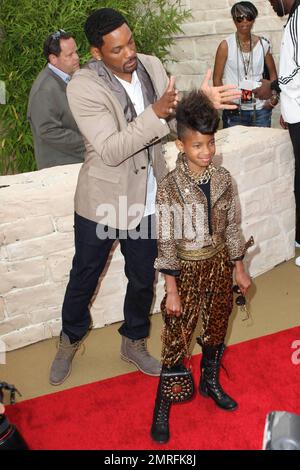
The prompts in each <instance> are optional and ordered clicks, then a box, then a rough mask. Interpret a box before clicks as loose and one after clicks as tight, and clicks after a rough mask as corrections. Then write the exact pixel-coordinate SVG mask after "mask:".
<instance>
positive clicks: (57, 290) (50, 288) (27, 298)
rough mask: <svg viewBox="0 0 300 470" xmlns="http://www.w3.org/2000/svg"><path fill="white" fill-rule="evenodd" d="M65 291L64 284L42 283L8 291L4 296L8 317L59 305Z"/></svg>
mask: <svg viewBox="0 0 300 470" xmlns="http://www.w3.org/2000/svg"><path fill="white" fill-rule="evenodd" d="M64 293H65V284H63V285H62V284H54V283H51V284H50V283H49V284H44V285H40V286H35V287H28V288H26V289H20V290H17V291H16V292H14V291H13V292H10V293H9V294H7V295H6V297H5V307H6V310H7V313H8V316H9V317H14V316H17V315H22V314H30V313H32V312H34V311H35V310H39V309H40V310H42V309H45V308H50V307H60V306H61V305H62V302H63V298H64Z"/></svg>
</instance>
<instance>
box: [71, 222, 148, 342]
mask: <svg viewBox="0 0 300 470" xmlns="http://www.w3.org/2000/svg"><path fill="white" fill-rule="evenodd" d="M154 220H155V218H154V217H151V216H149V217H146V218H144V219H143V220H142V222H145V223H146V226H147V224H148V223H149V226H148V233H149V237H148V239H142V238H141V237H140V238H137V239H132V238H130V236H128V235H130V233H131V232H130V231H129V232H127V231H122V233H121V231H119V230H116V231H115V234H114V235H113V236H112V234H111V233H110V237H109V238H106V239H100V238H99V237H98V236H97V234H96V229H97V230H98V229H99V228H100V229H101V231H102V233H103V230H102V229H103V226H101V225H98V227H97V223H96V222H92V221H90V220H88V219H85V218H84V217H81V216H79V215H78V214H75V224H74V229H75V256H74V258H73V264H72V269H71V271H70V279H69V283H68V286H67V289H66V293H65V298H64V303H63V308H62V322H63V331H64V333H66V334H67V335H68V336H69V338H70V339H71V341H72V342H73V341H77V340H78V339H81V338H82V337H83V336H84V335H85V333H86V332H87V331H88V328H89V326H90V323H91V317H90V312H89V303H90V300H91V298H92V296H93V294H94V292H95V289H96V287H97V284H98V280H99V277H100V275H101V273H102V271H103V270H104V268H105V265H106V262H107V259H108V256H109V253H110V250H111V248H112V245H113V243H114V242H115V240H116V239H119V240H120V246H121V251H122V254H123V256H124V259H125V274H126V277H127V279H128V284H127V291H126V296H125V301H124V323H123V324H122V326H121V327H120V329H119V332H120V334H122V335H124V336H127V337H128V338H131V339H141V338H146V337H147V336H148V335H149V328H150V321H149V313H150V308H151V304H152V300H153V283H154V278H155V270H154V267H153V264H154V260H155V258H156V256H157V244H156V240H155V239H154V238H153V237H152V238H151V236H150V235H151V229H152V231H153V224H154ZM141 225H142V223H141ZM113 232H114V231H113ZM98 233H99V232H98ZM116 295H118V292H116Z"/></svg>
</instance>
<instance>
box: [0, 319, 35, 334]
mask: <svg viewBox="0 0 300 470" xmlns="http://www.w3.org/2000/svg"><path fill="white" fill-rule="evenodd" d="M29 325H30V319H29V317H28V316H27V315H18V316H16V317H14V318H8V319H6V320H4V321H1V322H0V338H1V336H3V335H6V334H7V333H11V332H12V331H15V330H20V329H21V328H24V327H26V326H29Z"/></svg>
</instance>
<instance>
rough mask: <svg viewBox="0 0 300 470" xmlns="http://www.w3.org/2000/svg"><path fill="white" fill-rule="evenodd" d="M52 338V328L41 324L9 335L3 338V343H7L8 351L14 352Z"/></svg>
mask: <svg viewBox="0 0 300 470" xmlns="http://www.w3.org/2000/svg"><path fill="white" fill-rule="evenodd" d="M51 336H52V335H51V330H50V328H48V327H47V325H45V324H40V325H31V326H27V327H25V328H22V329H21V330H16V331H12V332H10V333H7V334H6V335H3V336H2V337H1V341H3V342H4V343H5V345H6V350H7V351H12V350H14V349H19V348H23V347H24V346H28V345H29V344H33V343H36V342H38V341H42V340H44V339H48V338H51Z"/></svg>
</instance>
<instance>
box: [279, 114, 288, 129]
mask: <svg viewBox="0 0 300 470" xmlns="http://www.w3.org/2000/svg"><path fill="white" fill-rule="evenodd" d="M279 122H280V125H281V127H282V129H284V130H286V129H288V128H289V126H288V125H287V123H286V122H285V120H284V119H283V117H282V116H280V120H279Z"/></svg>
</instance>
